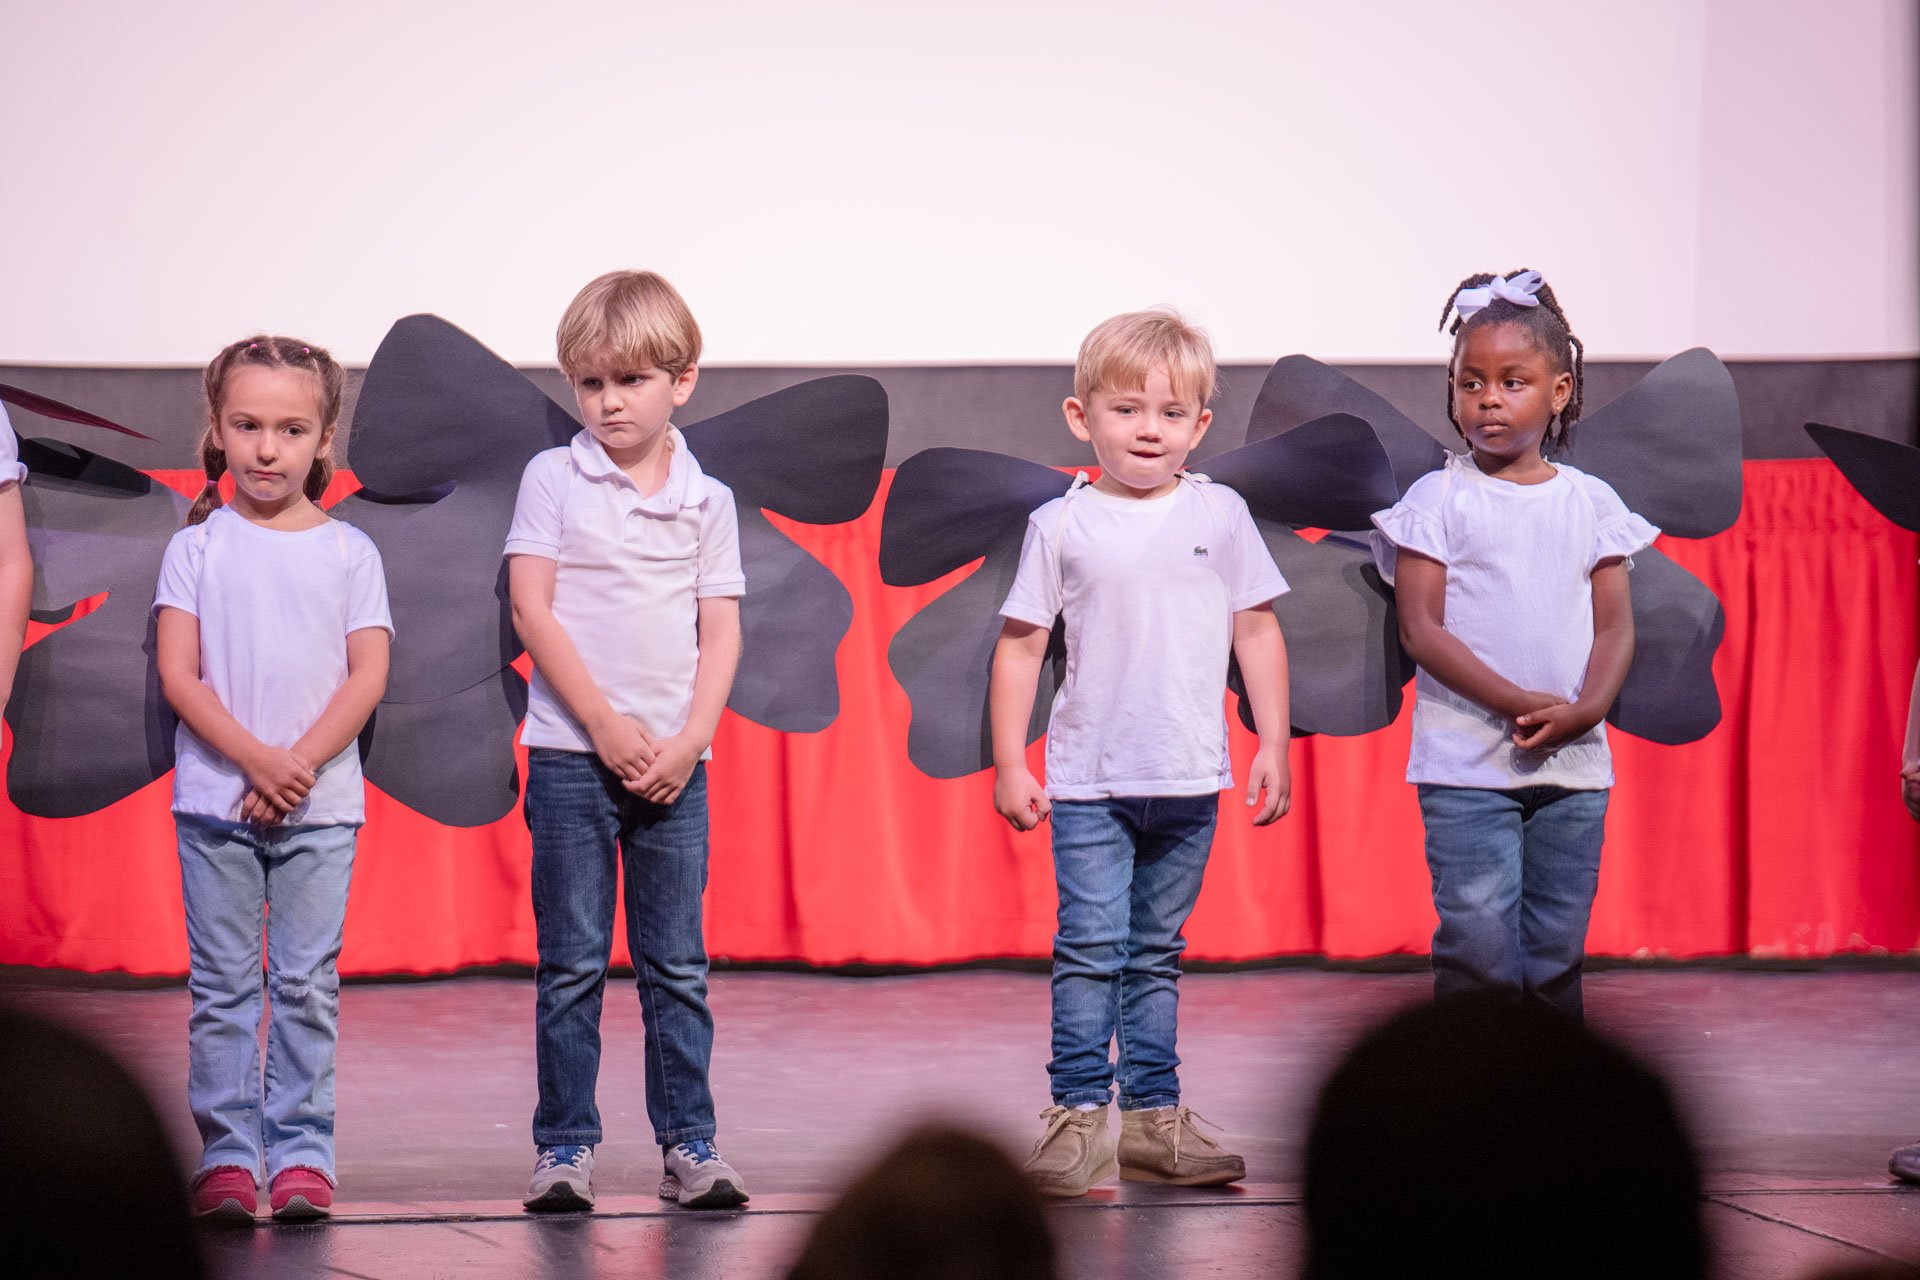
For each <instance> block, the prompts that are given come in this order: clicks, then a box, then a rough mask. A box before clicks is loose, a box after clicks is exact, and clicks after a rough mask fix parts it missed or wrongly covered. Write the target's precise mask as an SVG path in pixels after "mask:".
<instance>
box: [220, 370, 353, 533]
mask: <svg viewBox="0 0 1920 1280" xmlns="http://www.w3.org/2000/svg"><path fill="white" fill-rule="evenodd" d="M320 403H321V402H320V383H319V379H317V378H315V377H314V376H313V375H312V374H310V373H308V372H307V371H306V370H304V369H284V368H274V367H270V366H267V365H257V364H250V365H241V366H240V367H239V368H238V369H236V370H234V371H233V372H232V373H231V374H229V375H228V376H227V385H226V393H225V395H223V396H222V397H221V404H220V414H219V417H218V418H216V419H215V420H214V424H213V439H214V443H215V444H217V445H218V446H219V447H220V451H221V452H222V453H224V454H226V456H227V470H228V471H229V472H231V473H232V475H233V484H234V500H233V505H234V506H235V507H236V508H237V509H239V511H240V513H241V514H242V515H246V516H251V517H253V518H256V519H259V518H264V517H268V516H273V515H277V514H279V513H280V512H283V511H285V510H287V509H288V508H289V507H293V506H297V505H299V504H300V503H303V502H305V501H306V500H307V498H306V494H305V493H304V492H303V490H304V488H305V486H306V483H307V473H308V472H310V471H312V470H313V463H314V459H315V458H317V457H318V456H319V454H320V451H321V450H322V449H325V448H326V447H328V446H329V445H330V444H332V443H333V424H332V423H329V422H322V421H320Z"/></svg>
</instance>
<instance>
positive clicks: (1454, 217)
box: [0, 0, 1920, 366]
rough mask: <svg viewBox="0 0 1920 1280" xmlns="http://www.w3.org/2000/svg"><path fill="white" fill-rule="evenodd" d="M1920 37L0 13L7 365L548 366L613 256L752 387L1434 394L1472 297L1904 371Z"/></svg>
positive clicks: (1741, 5)
mask: <svg viewBox="0 0 1920 1280" xmlns="http://www.w3.org/2000/svg"><path fill="white" fill-rule="evenodd" d="M1914 13H1915V6H1914V5H1913V4H1912V3H1911V0H1625V2H1622V3H1609V4H1605V5H1591V4H1589V5H1559V4H1548V3H1541V2H1540V0H1462V2H1460V3H1448V4H1433V3H1426V2H1420V0H1382V2H1380V3H1371V4H1352V5H1336V4H1330V3H1315V4H1295V3H1248V2H1245V0H1240V2H1234V0H1187V2H1186V3H1180V4H1171V3H1168V4H1148V3H1139V2H1137V0H1101V2H1100V3H1078V2H1075V3H1066V2H1064V0H1051V2H1048V0H1041V2H1039V3H1034V2H1032V0H1022V2H1020V3H1014V2H1012V0H968V2H967V3H950V2H942V0H936V2H935V3H930V4H913V5H903V4H898V3H894V2H892V0H817V2H814V3H803V4H792V3H786V2H785V0H715V2H714V3H704V4H693V5H686V4H676V5H665V4H655V3H643V4H632V3H616V2H615V0H555V2H554V3H546V4H538V5H534V4H525V3H501V2H494V3H466V4H453V3H437V4H429V3H424V2H422V0H383V2H381V3H365V2H362V0H351V2H348V3H335V4H324V5H321V4H308V5H271V6H265V5H231V4H217V5H216V4H208V3H197V2H196V3H183V4H165V5H155V4H145V3H129V2H126V0H113V2H110V3H97V4H84V5H60V4H48V3H35V2H32V0H3V2H0V156H3V158H4V166H5V168H4V172H5V179H4V181H5V199H4V200H0V363H14V364H61V365H106V366H129V365H170V364H184V365H193V364H198V363H200V362H202V361H204V360H205V359H206V357H207V355H208V354H209V353H210V352H211V351H213V350H214V349H215V348H217V347H218V346H219V345H220V344H221V343H223V342H225V341H227V340H228V339H230V338H231V337H233V336H234V335H235V334H237V333H241V332H244V331H246V330H248V329H251V328H256V327H258V328H266V329H271V330H285V331H291V332H297V333H301V334H308V335H312V336H313V337H315V338H316V339H317V340H320V341H324V342H327V343H329V344H331V345H332V346H333V347H334V349H335V350H336V351H337V352H338V353H339V354H340V355H341V356H342V357H344V358H345V359H347V360H349V361H356V362H357V361H364V360H365V359H366V358H367V357H368V356H369V355H370V354H371V353H372V350H373V348H374V346H375V344H376V343H377V342H378V341H379V338H380V336H381V335H382V334H383V333H384V332H385V331H386V329H387V326H388V325H389V323H390V322H391V321H392V320H393V319H394V318H395V317H397V316H400V315H403V314H407V313H410V312H415V311H434V312H438V313H440V314H442V315H445V316H448V317H449V318H453V319H456V320H457V321H458V322H459V323H460V324H462V325H463V326H465V327H467V328H468V329H469V330H471V331H473V332H474V333H476V334H480V335H483V336H484V337H485V339H486V340H487V341H488V342H489V343H490V344H491V345H493V346H494V347H495V348H496V349H498V350H499V351H500V352H501V353H502V354H503V355H506V356H507V357H509V358H510V359H513V360H515V361H519V362H522V363H546V362H550V361H551V360H552V356H553V352H552V330H553V324H554V321H555V319H556V318H557V316H558V315H559V313H560V311H561V308H562V307H563V306H564V305H565V303H566V300H567V299H568V298H569V297H570V296H571V295H572V293H573V292H574V290H575V289H577V288H578V287H579V286H580V285H581V284H582V283H584V282H585V281H586V280H587V279H588V278H590V277H591V276H593V275H595V274H598V273H599V272H601V271H603V270H607V269H609V268H612V267H616V266H648V267H653V268H655V269H658V270H660V271H662V272H664V273H665V274H667V275H668V276H669V277H670V278H671V279H672V280H674V282H675V283H676V284H678V285H679V286H680V288H681V289H682V291H683V292H684V293H685V294H686V295H687V297H688V298H689V300H690V301H691V303H692V305H693V307H694V309H695V312H696V313H697V314H698V315H699V317H700V319H701V322H702V325H703V327H704V328H705V330H706V333H707V337H708V350H707V360H708V362H709V363H716V364H760V365H766V364H847V363H889V362H900V363H917V364H930V363H931V364H937V363H960V364H964V363H993V364H1006V363H1022V362H1061V361H1066V360H1070V359H1071V358H1072V354H1073V351H1074V348H1075V346H1076V345H1077V343H1078V341H1079V339H1080V337H1081V335H1082V334H1083V333H1084V332H1085V331H1086V330H1087V328H1088V327H1089V326H1090V325H1091V324H1092V323H1093V322H1094V321H1096V320H1098V319H1100V318H1101V317H1103V316H1106V315H1108V314H1111V313H1113V312H1115V311H1119V310H1124V309H1128V308H1132V307H1137V306H1143V305H1148V304H1151V303H1156V302H1167V303H1173V304H1176V305H1178V306H1180V307H1181V308H1183V309H1184V310H1186V311H1187V312H1188V313H1189V315H1191V316H1192V317H1193V318H1194V319H1196V320H1197V321H1199V322H1200V323H1202V324H1204V325H1206V326H1207V327H1208V328H1209V329H1210V330H1211V331H1212V333H1213V334H1214V336H1215V339H1216V342H1217V344H1218V347H1219V351H1220V354H1221V356H1222V357H1223V358H1224V359H1227V360H1241V361H1264V360H1270V359H1272V358H1274V357H1275V356H1278V355H1281V354H1284V353H1286V352H1290V351H1306V352H1311V353H1313V354H1315V355H1318V356H1321V357H1323V358H1327V359H1334V360H1360V361H1366V360H1383V361H1409V360H1431V359H1439V358H1441V357H1442V355H1443V353H1444V350H1445V348H1444V345H1443V344H1442V343H1441V342H1440V341H1439V340H1438V339H1437V338H1436V336H1435V334H1434V324H1435V321H1436V320H1437V318H1438V315H1439V311H1440V304H1441V302H1442V301H1443V300H1444V298H1445V296H1446V294H1447V292H1448V290H1449V289H1450V288H1451V286H1452V285H1453V283H1454V282H1455V281H1456V280H1457V279H1458V278H1459V277H1460V276H1462V275H1463V274H1466V273H1467V272H1469V271H1474V270H1482V269H1491V270H1504V269H1507V268H1511V267H1518V266H1531V267H1537V268H1540V269H1542V270H1544V271H1545V272H1546V273H1547V274H1548V278H1549V279H1550V280H1551V281H1553V283H1554V284H1555V285H1556V287H1557V288H1558V289H1559V291H1560V292H1561V294H1562V295H1563V296H1564V297H1565V298H1566V299H1567V302H1568V305H1569V308H1570V309H1571V310H1572V311H1573V313H1574V314H1575V315H1576V316H1577V318H1578V321H1579V328H1580V331H1581V333H1582V334H1583V335H1584V336H1586V337H1587V338H1588V340H1589V343H1590V346H1591V349H1592V351H1593V353H1594V354H1595V355H1597V356H1602V357H1606V356H1616V357H1635V356H1657V355H1664V354H1667V353H1671V352H1673V351H1676V350H1679V349H1682V348H1685V347H1688V346H1692V345H1695V344H1707V345H1710V346H1712V347H1714V348H1715V349H1716V350H1717V351H1719V352H1720V353H1721V354H1722V355H1725V356H1729V357H1739V356H1768V355H1791V356H1827V355H1891V354H1901V355H1904V354H1911V353H1913V352H1915V351H1916V350H1920V335H1917V334H1916V324H1917V321H1916V303H1915V279H1916V265H1915V252H1914V229H1915V221H1916V211H1915V186H1916V179H1915V164H1914V157H1915V152H1916V138H1915V132H1916V130H1915V104H1914V81H1915V52H1914V50H1915V39H1914V30H1913V26H1914Z"/></svg>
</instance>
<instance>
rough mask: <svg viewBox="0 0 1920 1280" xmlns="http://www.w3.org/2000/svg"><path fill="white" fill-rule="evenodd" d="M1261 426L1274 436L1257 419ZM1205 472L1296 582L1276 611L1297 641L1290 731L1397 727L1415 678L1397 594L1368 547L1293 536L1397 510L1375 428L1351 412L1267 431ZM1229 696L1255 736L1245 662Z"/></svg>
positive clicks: (1388, 462) (1358, 523) (1389, 466)
mask: <svg viewBox="0 0 1920 1280" xmlns="http://www.w3.org/2000/svg"><path fill="white" fill-rule="evenodd" d="M1257 412H1258V411H1256V415H1257ZM1253 422H1254V424H1255V425H1258V426H1260V427H1263V428H1265V427H1270V426H1271V423H1270V422H1269V421H1263V420H1262V419H1261V418H1260V417H1259V416H1256V417H1255V418H1254V420H1253ZM1248 434H1249V436H1253V435H1254V434H1255V432H1254V431H1252V430H1249V432H1248ZM1205 469H1206V473H1207V474H1208V475H1209V476H1211V477H1213V478H1214V479H1215V480H1218V481H1220V482H1222V483H1224V484H1228V485H1231V486H1232V487H1233V489H1234V490H1235V491H1236V492H1238V493H1239V494H1240V496H1241V497H1243V498H1245V499H1246V500H1247V508H1248V510H1249V511H1250V512H1251V513H1252V515H1253V520H1254V524H1255V526H1256V527H1257V528H1258V529H1259V530H1260V535H1261V537H1262V538H1263V539H1264V540H1265V542H1266V544H1267V550H1268V551H1269V552H1270V553H1271V554H1272V556H1273V560H1274V563H1275V565H1277V566H1278V567H1279V569H1280V573H1281V576H1283V577H1284V578H1286V580H1287V586H1288V588H1289V590H1288V591H1287V594H1285V595H1283V596H1281V597H1280V598H1278V599H1277V600H1275V601H1274V602H1273V605H1272V608H1273V612H1274V616H1275V617H1276V618H1278V619H1279V621H1280V630H1281V633H1282V634H1283V635H1284V636H1285V637H1286V642H1287V668H1288V676H1289V680H1288V683H1289V686H1290V692H1289V716H1290V718H1291V720H1292V722H1293V723H1292V732H1293V733H1294V734H1295V735H1296V736H1305V735H1307V734H1313V733H1328V734H1335V735H1342V736H1345V735H1352V734H1360V733H1371V732H1372V731H1373V730H1375V729H1378V728H1381V727H1382V726H1384V725H1388V724H1391V723H1392V722H1393V718H1394V716H1396V715H1397V714H1399V711H1400V697H1401V693H1400V691H1401V688H1402V687H1403V686H1404V685H1405V684H1406V682H1407V680H1408V678H1409V676H1410V674H1411V673H1410V672H1409V671H1408V670H1406V662H1405V656H1404V654H1402V653H1401V651H1400V644H1399V639H1398V623H1397V621H1396V620H1395V615H1394V611H1393V595H1392V592H1391V591H1389V590H1388V589H1387V588H1386V587H1385V584H1384V583H1382V582H1381V581H1380V575H1379V573H1378V572H1377V571H1376V570H1375V569H1374V568H1373V565H1372V563H1371V557H1370V556H1369V555H1368V553H1367V549H1366V543H1365V541H1364V539H1354V538H1351V537H1347V536H1343V535H1340V534H1333V533H1330V534H1328V535H1326V536H1324V537H1322V538H1321V539H1320V540H1319V541H1317V542H1316V541H1310V540H1308V539H1306V538H1303V537H1301V536H1300V535H1299V534H1298V533H1297V532H1295V528H1296V527H1306V528H1316V529H1328V530H1339V529H1352V528H1356V527H1362V526H1364V525H1365V524H1366V523H1367V519H1368V517H1369V516H1371V515H1372V513H1373V512H1375V511H1378V510H1380V509H1381V508H1382V507H1386V506H1392V505H1393V502H1394V499H1395V497H1396V496H1397V494H1398V490H1397V489H1396V487H1395V477H1394V472H1393V463H1392V457H1391V455H1390V453H1389V452H1388V450H1387V449H1386V448H1385V447H1384V444H1383V442H1382V441H1381V440H1380V439H1379V438H1378V437H1377V436H1376V435H1375V433H1374V431H1373V428H1372V427H1371V426H1369V425H1368V424H1367V423H1366V422H1365V421H1364V420H1362V419H1361V418H1359V417H1356V416H1355V415H1353V414H1351V413H1344V412H1336V413H1329V414H1326V415H1324V416H1322V417H1318V418H1313V419H1310V420H1308V421H1306V422H1302V423H1299V424H1296V425H1294V426H1292V427H1290V428H1288V429H1287V430H1285V431H1271V430H1263V431H1261V432H1260V433H1259V437H1258V438H1257V439H1255V440H1254V441H1253V443H1251V444H1247V445H1244V446H1242V447H1241V448H1239V449H1235V450H1233V451H1232V452H1231V453H1225V454H1221V455H1220V456H1219V457H1216V458H1213V459H1211V460H1209V461H1208V462H1207V464H1206V468H1205ZM1227 685H1228V687H1229V688H1231V689H1232V690H1233V691H1234V693H1235V694H1236V695H1239V699H1240V722H1241V723H1242V724H1244V725H1246V727H1247V728H1248V729H1254V728H1256V726H1255V725H1254V723H1253V708H1252V706H1251V705H1250V704H1249V703H1248V702H1247V699H1246V692H1245V682H1244V681H1243V679H1242V678H1241V674H1240V667H1239V663H1238V661H1237V660H1236V661H1234V662H1233V663H1231V664H1230V666H1229V669H1228V673H1227Z"/></svg>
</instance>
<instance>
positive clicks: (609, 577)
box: [506, 428, 747, 759]
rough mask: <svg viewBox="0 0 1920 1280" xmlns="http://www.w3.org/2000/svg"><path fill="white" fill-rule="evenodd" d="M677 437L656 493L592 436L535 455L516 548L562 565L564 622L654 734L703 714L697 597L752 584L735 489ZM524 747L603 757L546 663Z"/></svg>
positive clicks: (515, 532) (623, 704)
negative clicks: (697, 695)
mask: <svg viewBox="0 0 1920 1280" xmlns="http://www.w3.org/2000/svg"><path fill="white" fill-rule="evenodd" d="M670 430H671V432H672V434H671V437H670V438H671V439H672V442H673V456H672V458H671V459H670V461H669V462H668V464H667V482H666V484H664V485H662V486H661V488H660V491H659V492H658V493H656V494H654V495H653V496H652V497H650V498H647V497H642V496H641V495H640V487H639V486H638V485H636V484H634V482H633V480H632V478H631V477H629V476H628V475H627V474H626V472H624V471H622V470H620V468H619V467H617V466H615V465H614V463H613V459H611V458H609V457H608V456H607V451H606V449H605V448H603V447H602V446H601V444H600V442H599V441H598V440H596V439H594V437H593V433H592V432H590V431H581V432H580V433H579V434H577V435H576V436H574V438H573V442H572V443H571V444H569V445H567V446H566V447H564V448H559V449H548V450H545V451H544V452H541V453H538V454H535V455H534V457H533V460H532V461H531V462H529V463H527V470H526V474H525V475H523V476H522V477H521V478H520V497H519V500H518V501H516V502H515V503H514V508H513V527H512V528H511V529H509V530H508V531H507V548H506V554H507V555H509V556H540V557H541V558H543V559H547V560H552V561H554V562H555V566H556V567H555V570H554V583H553V616H554V617H555V618H556V619H558V620H559V623H560V625H561V627H563V628H564V629H565V630H566V633H567V638H568V639H570V640H572V641H573V647H574V648H575V649H577V650H579V652H580V659H581V661H583V662H584V663H586V666H587V673H588V674H589V675H591V676H592V677H593V682H594V683H595V684H596V685H598V686H599V687H600V692H601V693H603V694H605V695H606V697H607V701H608V702H610V703H612V704H613V709H614V710H615V711H617V712H619V713H620V714H621V715H624V716H630V717H632V718H633V719H635V720H637V721H638V722H639V723H640V725H641V727H642V728H643V729H645V731H646V732H647V733H648V734H649V735H650V736H653V737H662V736H665V735H667V734H674V733H678V732H680V730H681V729H682V728H684V727H686V723H687V715H688V713H689V712H690V711H691V710H692V709H693V677H694V671H695V669H696V668H697V666H698V664H699V659H700V644H699V606H698V604H697V603H696V601H698V600H701V599H704V598H706V597H709V596H738V595H742V594H744V593H745V591H746V587H747V579H746V574H745V573H744V572H742V570H741V568H740V527H739V521H738V519H737V518H736V516H735V515H734V507H733V491H732V490H731V489H729V488H727V486H726V485H724V484H721V483H720V482H719V481H718V480H715V479H713V478H712V477H711V476H708V475H707V474H706V473H705V472H703V471H701V470H700V464H699V463H698V462H696V461H695V460H694V457H693V454H692V452H691V451H690V450H689V449H688V448H687V442H686V438H685V437H684V436H682V435H681V434H680V431H679V429H678V428H670ZM520 740H521V741H522V742H523V743H525V744H526V745H527V746H529V747H557V748H559V749H560V750H562V751H592V750H593V739H592V737H591V736H590V735H589V734H588V733H587V731H586V729H585V727H583V726H582V725H581V723H580V722H579V720H577V719H576V718H575V717H574V714H573V712H572V711H570V710H568V709H567V704H566V703H565V702H563V701H561V699H560V695H559V694H557V693H555V692H554V691H553V689H552V687H551V686H549V685H548V684H547V682H546V680H545V679H544V678H543V677H542V676H541V674H540V670H539V668H538V667H536V668H534V672H533V688H532V691H531V692H530V693H529V695H528V697H527V723H526V729H525V731H524V732H522V734H521V735H520ZM708 754H709V755H710V754H711V752H709V753H708ZM701 758H702V759H706V758H707V757H706V756H702V757H701Z"/></svg>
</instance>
